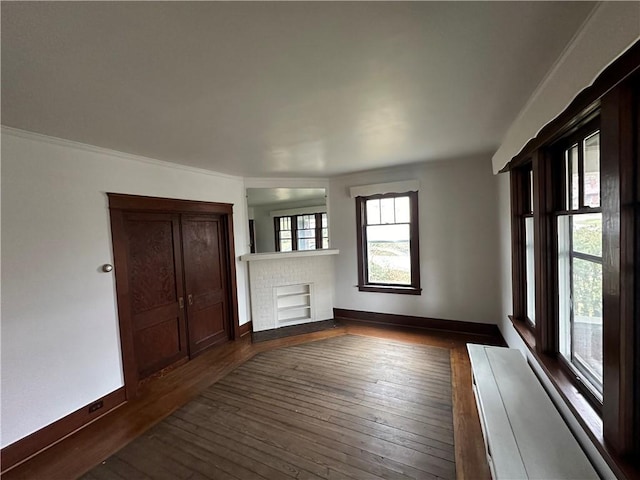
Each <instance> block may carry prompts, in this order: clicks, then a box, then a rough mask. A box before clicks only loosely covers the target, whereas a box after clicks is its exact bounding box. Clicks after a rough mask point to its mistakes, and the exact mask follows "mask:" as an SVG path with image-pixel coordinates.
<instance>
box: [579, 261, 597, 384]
mask: <svg viewBox="0 0 640 480" xmlns="http://www.w3.org/2000/svg"><path fill="white" fill-rule="evenodd" d="M573 292H574V294H573V309H574V312H573V332H572V333H573V335H572V337H573V342H572V343H573V354H574V356H575V357H576V360H577V362H578V363H579V365H577V366H578V367H579V369H580V370H581V371H583V373H586V374H587V376H588V377H589V380H590V381H591V383H592V384H593V386H594V387H596V389H597V390H598V391H599V392H602V265H601V264H599V263H596V262H590V261H588V260H583V259H581V258H574V259H573Z"/></svg>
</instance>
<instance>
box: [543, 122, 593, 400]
mask: <svg viewBox="0 0 640 480" xmlns="http://www.w3.org/2000/svg"><path fill="white" fill-rule="evenodd" d="M583 132H585V133H580V134H579V135H578V136H577V137H573V138H572V139H571V140H570V141H569V142H568V143H565V144H564V145H565V146H564V147H562V148H560V150H559V154H558V155H557V156H558V157H559V158H556V159H555V161H556V162H558V161H560V162H561V163H562V166H561V168H559V169H558V168H557V169H556V172H557V174H556V178H555V179H554V183H555V184H556V185H558V184H559V185H560V187H561V188H560V189H556V192H564V194H562V193H561V194H560V198H559V199H558V201H557V202H556V205H557V206H558V207H559V209H557V211H556V217H557V220H556V235H557V271H558V281H557V285H558V288H557V291H558V323H559V326H558V351H559V353H560V354H561V355H562V358H563V359H564V360H565V361H566V363H567V365H568V366H569V367H570V368H571V369H572V370H573V372H574V373H575V374H576V375H577V376H578V377H579V378H580V380H581V383H582V384H583V385H584V386H586V387H587V388H588V389H589V391H590V393H591V394H593V395H595V397H596V399H597V401H598V402H602V379H603V350H602V341H603V315H602V212H601V210H600V132H599V131H598V130H597V127H596V126H591V127H590V128H589V127H587V129H586V130H584V131H583Z"/></svg>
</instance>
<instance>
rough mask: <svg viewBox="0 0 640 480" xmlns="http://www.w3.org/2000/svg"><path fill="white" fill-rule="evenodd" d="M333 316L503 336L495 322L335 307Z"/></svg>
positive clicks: (358, 320) (377, 322) (357, 320)
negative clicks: (477, 321) (465, 320)
mask: <svg viewBox="0 0 640 480" xmlns="http://www.w3.org/2000/svg"><path fill="white" fill-rule="evenodd" d="M333 318H335V319H336V320H337V321H340V320H346V321H356V322H365V323H375V324H383V325H394V326H400V327H413V328H425V329H428V330H442V331H444V332H453V333H471V334H474V335H488V336H497V337H498V338H502V334H501V333H500V329H499V328H498V325H495V324H493V323H475V322H463V321H459V320H443V319H440V318H428V317H414V316H411V315H397V314H394V313H375V312H363V311H360V310H346V309H343V308H334V309H333Z"/></svg>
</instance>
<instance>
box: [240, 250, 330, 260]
mask: <svg viewBox="0 0 640 480" xmlns="http://www.w3.org/2000/svg"><path fill="white" fill-rule="evenodd" d="M339 253H340V250H338V249H336V248H325V249H321V250H297V251H295V252H271V253H247V254H246V255H242V256H241V257H240V260H242V261H243V262H255V261H258V260H286V259H289V258H298V257H317V256H321V255H338V254H339Z"/></svg>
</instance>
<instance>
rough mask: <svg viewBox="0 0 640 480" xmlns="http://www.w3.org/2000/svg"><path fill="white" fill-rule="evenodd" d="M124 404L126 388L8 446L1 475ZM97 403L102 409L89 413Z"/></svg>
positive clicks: (0, 456)
mask: <svg viewBox="0 0 640 480" xmlns="http://www.w3.org/2000/svg"><path fill="white" fill-rule="evenodd" d="M125 401H126V400H125V391H124V387H120V388H118V389H117V390H114V391H113V392H111V393H109V394H107V395H105V396H104V397H100V398H98V399H96V400H95V401H93V402H91V403H89V404H87V405H85V406H84V407H81V408H79V409H78V410H76V411H75V412H72V413H70V414H69V415H67V416H66V417H62V418H61V419H59V420H56V421H55V422H53V423H50V424H49V425H47V426H46V427H43V428H41V429H40V430H37V431H36V432H34V433H32V434H30V435H27V436H26V437H23V438H21V439H20V440H17V441H15V442H13V443H11V444H10V445H7V446H6V447H4V448H3V449H2V450H1V451H0V463H2V473H3V474H4V473H5V472H7V471H8V470H10V469H11V468H13V467H15V466H16V465H19V464H20V463H22V462H24V461H25V460H27V459H28V458H30V457H32V456H34V455H35V454H37V453H39V452H41V451H42V450H46V449H47V448H49V447H51V446H52V445H54V444H56V443H58V442H59V441H60V440H62V439H63V438H65V437H67V436H69V435H70V434H72V433H74V432H75V431H76V430H79V429H81V428H83V427H85V426H86V425H88V424H89V423H91V422H93V421H95V420H97V419H98V418H100V417H102V416H103V415H105V414H107V413H109V412H110V411H111V410H113V409H114V408H116V407H119V406H120V405H122V404H124V403H125ZM97 402H102V404H103V406H102V407H101V408H99V409H98V410H96V411H94V412H89V408H90V407H91V406H92V405H94V404H96V403H97Z"/></svg>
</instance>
